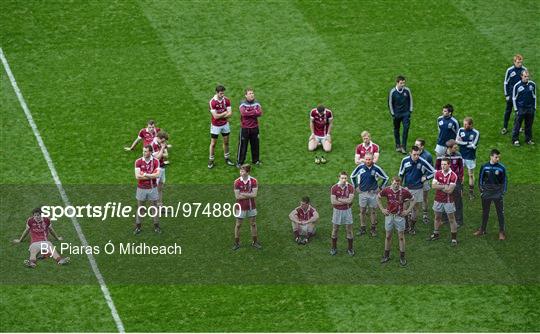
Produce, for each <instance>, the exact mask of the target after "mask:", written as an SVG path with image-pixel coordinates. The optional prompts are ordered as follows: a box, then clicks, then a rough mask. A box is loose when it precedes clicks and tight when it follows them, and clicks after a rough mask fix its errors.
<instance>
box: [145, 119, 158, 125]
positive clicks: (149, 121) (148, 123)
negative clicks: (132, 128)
mask: <svg viewBox="0 0 540 334" xmlns="http://www.w3.org/2000/svg"><path fill="white" fill-rule="evenodd" d="M146 124H147V125H154V124H156V122H154V120H153V119H149V120H148V122H146Z"/></svg>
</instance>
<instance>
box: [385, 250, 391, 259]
mask: <svg viewBox="0 0 540 334" xmlns="http://www.w3.org/2000/svg"><path fill="white" fill-rule="evenodd" d="M384 257H390V250H386V249H385V250H384Z"/></svg>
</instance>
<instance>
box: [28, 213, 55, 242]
mask: <svg viewBox="0 0 540 334" xmlns="http://www.w3.org/2000/svg"><path fill="white" fill-rule="evenodd" d="M26 225H27V226H28V229H29V230H30V243H34V242H38V241H47V240H48V239H47V237H48V236H49V227H50V226H51V220H50V219H49V218H46V217H41V221H40V222H38V221H37V220H36V219H35V218H34V216H32V217H30V218H28V220H27V221H26Z"/></svg>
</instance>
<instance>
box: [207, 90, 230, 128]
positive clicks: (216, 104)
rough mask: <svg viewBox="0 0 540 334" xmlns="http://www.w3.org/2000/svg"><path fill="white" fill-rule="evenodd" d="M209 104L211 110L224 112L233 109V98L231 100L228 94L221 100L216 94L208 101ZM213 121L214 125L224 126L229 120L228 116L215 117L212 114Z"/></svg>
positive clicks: (219, 112)
mask: <svg viewBox="0 0 540 334" xmlns="http://www.w3.org/2000/svg"><path fill="white" fill-rule="evenodd" d="M208 105H209V108H210V112H212V111H215V112H216V113H218V114H223V113H224V112H227V111H228V110H231V100H229V99H228V98H227V97H226V96H224V97H223V99H221V100H219V99H218V97H217V95H214V97H213V98H212V99H211V100H210V102H208ZM211 122H212V125H213V126H223V125H225V124H227V122H228V120H227V118H219V119H215V118H214V115H212V120H211Z"/></svg>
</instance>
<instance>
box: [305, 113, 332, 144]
mask: <svg viewBox="0 0 540 334" xmlns="http://www.w3.org/2000/svg"><path fill="white" fill-rule="evenodd" d="M333 117H334V116H333V115H332V110H330V109H324V112H323V113H321V114H319V112H318V111H317V108H314V109H311V112H310V113H309V119H310V120H311V121H312V122H313V134H314V135H315V136H317V137H324V136H326V135H327V134H328V125H329V124H330V121H331V120H332V118H333Z"/></svg>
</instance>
